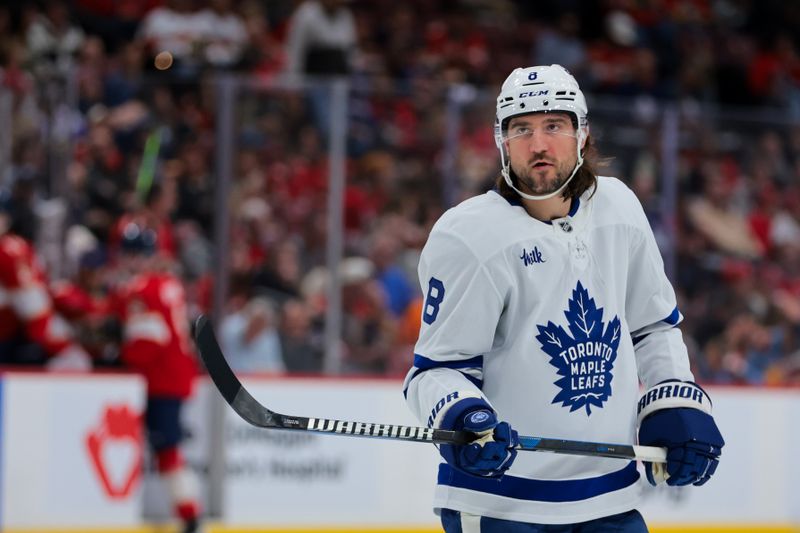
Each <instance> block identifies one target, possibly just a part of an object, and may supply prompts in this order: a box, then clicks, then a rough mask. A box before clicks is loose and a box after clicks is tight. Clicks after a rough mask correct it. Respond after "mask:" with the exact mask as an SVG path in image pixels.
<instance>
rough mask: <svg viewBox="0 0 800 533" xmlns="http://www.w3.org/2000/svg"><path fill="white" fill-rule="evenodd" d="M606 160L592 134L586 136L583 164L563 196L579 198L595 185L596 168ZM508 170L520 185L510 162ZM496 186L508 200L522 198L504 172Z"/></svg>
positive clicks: (565, 197) (498, 178) (514, 181)
mask: <svg viewBox="0 0 800 533" xmlns="http://www.w3.org/2000/svg"><path fill="white" fill-rule="evenodd" d="M604 162H605V161H604V160H601V159H600V155H599V152H598V151H597V148H596V147H595V145H594V142H593V140H592V136H591V134H590V135H589V136H588V137H586V144H584V145H583V164H582V165H581V168H579V169H578V171H577V172H576V173H575V175H574V176H573V177H572V179H571V180H570V182H569V183H568V184H567V186H566V187H565V188H564V190H563V191H561V197H562V198H564V199H565V200H567V199H574V198H578V197H579V196H580V195H582V194H583V193H585V192H586V191H587V190H589V189H590V188H592V187H594V186H595V185H596V184H597V170H596V168H597V167H600V166H603V164H604ZM508 172H509V175H510V176H511V181H512V182H513V183H514V185H516V186H517V187H519V185H518V183H519V181H518V180H517V176H516V175H515V174H514V171H513V170H512V169H511V164H510V163H509V165H508ZM495 188H496V189H497V192H499V193H500V195H501V196H502V197H503V198H505V199H506V200H509V201H516V202H518V201H520V199H521V197H520V195H519V193H517V191H515V190H514V189H512V188H511V187H509V186H508V183H506V180H505V179H504V178H503V175H502V174H501V175H499V176H497V179H496V180H495ZM592 194H594V193H592Z"/></svg>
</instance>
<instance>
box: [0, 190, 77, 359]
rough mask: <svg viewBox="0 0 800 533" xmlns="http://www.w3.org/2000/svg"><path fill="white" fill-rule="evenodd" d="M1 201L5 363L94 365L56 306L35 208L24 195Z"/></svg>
mask: <svg viewBox="0 0 800 533" xmlns="http://www.w3.org/2000/svg"><path fill="white" fill-rule="evenodd" d="M14 201H15V205H14V207H13V208H12V207H11V205H10V204H11V201H10V200H8V199H4V201H2V202H0V203H2V205H0V364H15V365H38V364H45V365H47V367H48V368H50V369H53V370H60V369H63V370H81V371H86V370H91V367H92V361H91V357H90V356H89V354H88V353H87V352H86V351H85V350H84V349H83V347H82V346H80V344H79V343H78V342H77V341H76V340H75V335H74V332H73V330H72V328H71V327H70V326H69V324H68V323H67V322H66V321H65V320H64V318H63V317H62V316H61V315H60V314H59V313H58V312H56V310H55V309H54V307H53V299H52V297H51V293H50V290H49V286H48V280H47V275H46V273H45V271H44V269H43V268H42V267H41V266H40V264H39V261H38V259H37V257H36V251H35V250H34V248H33V244H32V239H33V233H34V232H35V228H33V225H34V223H35V217H34V215H33V212H32V211H31V210H30V209H29V208H28V206H27V205H25V202H23V201H21V200H20V199H16V198H15V199H14Z"/></svg>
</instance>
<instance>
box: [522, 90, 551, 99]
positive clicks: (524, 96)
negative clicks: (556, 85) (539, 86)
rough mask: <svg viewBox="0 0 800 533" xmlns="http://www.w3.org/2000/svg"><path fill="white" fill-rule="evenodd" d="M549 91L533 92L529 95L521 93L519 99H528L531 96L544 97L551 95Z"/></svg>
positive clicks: (528, 93)
mask: <svg viewBox="0 0 800 533" xmlns="http://www.w3.org/2000/svg"><path fill="white" fill-rule="evenodd" d="M549 92H550V91H549V90H542V91H531V92H527V93H519V98H528V97H529V96H544V95H546V94H547V93H549Z"/></svg>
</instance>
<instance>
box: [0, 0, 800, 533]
mask: <svg viewBox="0 0 800 533" xmlns="http://www.w3.org/2000/svg"><path fill="white" fill-rule="evenodd" d="M323 4H324V5H323ZM326 9H327V10H329V11H325V10H326ZM325 13H327V15H326V14H325ZM550 63H559V64H562V65H564V66H565V67H567V68H568V69H569V70H570V71H571V72H572V73H573V74H574V75H575V76H576V78H577V79H578V81H579V82H580V84H581V86H582V88H583V89H584V91H585V92H586V93H587V97H588V104H589V118H590V124H591V128H592V134H593V136H594V138H595V140H596V142H597V144H598V145H599V148H600V151H601V153H603V154H604V155H605V156H607V159H606V163H607V166H606V168H605V169H603V172H602V173H603V174H606V175H612V176H617V177H619V178H621V179H622V180H623V181H625V182H626V183H627V184H628V185H629V186H630V187H631V188H632V189H633V190H634V191H635V192H636V193H637V195H638V196H639V198H640V200H641V201H642V203H643V205H644V206H645V209H646V211H647V214H648V217H649V218H650V222H651V224H652V226H653V228H654V230H655V233H656V236H657V239H658V241H659V244H660V246H661V250H662V253H663V256H664V259H665V264H666V266H667V270H668V274H669V276H670V278H671V279H672V281H673V283H674V284H675V288H676V290H677V293H678V298H679V301H680V304H679V305H680V308H681V310H682V312H683V314H684V315H685V321H684V323H683V326H682V330H683V334H684V339H685V341H686V343H687V345H688V347H689V350H690V356H691V361H692V365H693V371H694V373H695V376H696V378H697V380H698V381H699V382H700V383H702V384H703V385H704V386H705V385H707V386H709V387H711V388H713V389H714V392H713V393H712V396H713V397H714V398H715V399H716V401H717V402H718V403H717V405H715V410H716V413H717V414H716V416H717V418H718V420H719V423H720V427H721V429H722V430H723V433H724V434H725V436H726V440H727V441H728V445H727V446H726V448H725V451H724V453H723V458H722V464H721V466H720V471H719V473H718V474H717V476H716V477H715V479H714V480H713V481H712V482H710V483H709V484H708V485H707V486H706V487H703V489H702V490H698V491H694V492H692V491H689V490H683V489H674V490H670V491H667V490H666V489H664V488H659V489H658V490H650V491H648V493H647V494H646V498H647V499H646V502H645V505H644V507H643V511H644V512H645V515H646V517H647V518H648V520H649V521H650V523H651V524H652V525H653V531H782V532H786V531H800V496H798V492H797V490H796V488H795V483H796V480H797V479H800V459H798V456H797V452H796V450H797V449H798V448H800V428H798V424H797V413H798V412H800V2H795V1H791V2H786V1H780V0H759V1H755V0H593V1H592V0H585V1H579V0H571V1H556V0H549V1H548V0H540V1H537V2H524V1H512V0H426V1H423V0H409V1H405V2H393V1H389V0H373V1H370V0H351V1H338V0H319V1H315V0H305V1H298V0H295V1H292V0H238V1H237V0H207V1H204V0H147V1H144V0H143V1H140V2H138V1H124V0H116V1H115V0H75V1H70V2H67V1H59V0H48V1H42V2H25V3H13V4H12V3H3V4H2V5H0V117H2V121H3V124H2V127H0V204H1V205H2V210H3V212H4V214H5V217H6V218H5V219H4V220H6V221H13V223H14V225H16V227H17V229H19V230H20V231H21V232H24V233H25V236H26V238H27V239H29V240H30V242H31V243H33V245H34V247H35V250H36V252H37V254H38V257H39V260H40V263H41V264H42V265H43V270H44V273H45V274H46V277H47V280H48V287H49V294H50V298H51V299H52V303H53V312H54V313H56V314H57V315H58V316H59V317H61V318H63V319H64V320H66V321H67V322H68V323H69V324H70V326H71V328H72V330H73V331H74V332H75V333H74V336H73V341H74V342H75V343H76V344H79V345H81V346H82V347H83V348H84V349H85V350H86V351H87V352H88V353H90V354H91V356H92V361H91V362H92V370H91V371H85V372H84V371H81V372H77V371H76V370H75V369H69V368H67V369H66V370H64V369H62V370H59V369H58V368H53V367H54V366H57V365H50V364H48V361H47V358H46V357H44V356H42V355H41V354H38V353H37V352H36V351H35V350H29V349H28V348H30V347H26V348H25V350H27V351H25V353H24V354H23V355H21V356H17V355H18V353H15V354H14V356H13V357H12V353H11V344H3V342H4V341H7V340H8V339H6V338H0V350H5V353H4V354H2V355H3V357H2V359H0V360H2V361H3V362H6V363H10V364H9V365H8V366H4V367H3V372H2V374H0V437H2V439H1V440H0V530H1V531H4V532H15V533H17V532H23V531H24V532H34V531H36V532H44V531H53V532H57V531H58V532H63V531H70V532H78V531H97V532H106V531H108V532H122V531H131V532H133V531H137V532H139V531H142V532H143V531H154V532H155V531H159V532H160V531H164V532H166V531H178V530H177V529H176V527H177V525H176V523H175V522H174V521H173V519H172V517H171V514H170V509H169V506H168V505H167V503H166V500H167V498H166V496H165V488H164V487H163V486H162V485H161V483H160V482H159V480H158V479H156V477H155V476H154V475H153V466H152V458H151V457H150V456H149V454H148V452H147V449H146V446H145V445H144V440H143V437H142V435H141V432H140V431H139V430H137V429H136V428H137V427H138V423H139V422H138V417H139V414H140V413H141V411H142V409H143V407H144V402H145V389H144V384H143V381H142V380H141V379H140V378H139V377H138V376H137V375H136V374H135V373H132V372H130V371H129V370H126V369H125V367H124V365H122V363H121V362H120V360H119V357H118V355H119V346H118V345H119V342H118V338H119V334H118V329H119V328H118V325H116V327H115V322H116V320H115V317H114V314H113V312H112V310H111V309H110V307H109V306H107V305H104V303H103V302H104V299H105V298H106V297H107V296H108V294H107V289H108V287H109V285H111V284H113V282H114V279H113V277H114V276H115V275H118V274H117V273H115V271H114V269H113V267H112V265H113V262H114V256H115V250H116V246H117V245H118V244H119V242H120V239H123V238H124V235H123V232H124V230H125V228H126V227H127V225H128V224H131V223H135V224H136V225H137V226H138V227H140V228H144V229H148V230H150V231H152V232H153V233H154V234H155V235H156V236H157V240H156V246H157V248H158V250H159V252H160V253H161V254H162V255H163V257H164V258H165V260H168V261H170V262H171V264H173V265H174V266H175V268H177V271H178V272H179V273H180V278H181V280H182V283H183V286H184V289H185V291H186V299H187V301H186V303H187V316H185V317H183V321H184V323H185V324H189V323H190V321H191V320H192V319H193V318H195V317H197V316H198V315H199V314H201V313H202V314H209V315H211V316H212V318H213V320H214V322H215V324H216V326H217V333H218V336H219V337H220V340H221V341H222V344H223V347H224V348H225V350H226V353H227V354H228V356H229V358H230V360H231V363H232V365H233V366H234V367H235V368H236V370H237V371H239V372H241V373H242V374H245V375H247V376H248V378H247V379H248V387H252V388H253V390H254V392H255V394H256V396H257V397H258V398H259V399H260V400H262V401H263V402H264V403H265V404H266V405H268V406H270V407H271V408H274V409H275V410H277V411H283V412H287V413H291V414H297V415H308V416H320V417H330V418H344V419H353V420H358V419H362V420H365V421H378V422H398V423H408V424H416V422H415V421H414V420H412V419H411V416H410V413H408V412H407V411H406V409H405V406H404V404H403V402H402V393H401V392H402V391H401V379H402V377H403V375H404V374H405V372H406V371H407V369H408V368H409V366H410V365H411V361H412V353H413V345H414V342H415V340H416V335H417V331H418V328H419V320H420V312H421V297H422V293H421V291H420V289H419V285H418V282H417V279H416V266H417V260H418V256H419V252H420V250H421V247H422V245H423V244H424V242H425V239H426V237H427V234H428V231H429V229H430V227H431V225H432V224H433V222H434V221H435V220H436V219H437V218H438V216H439V215H440V214H441V213H442V212H443V211H444V210H446V209H447V208H448V207H450V206H453V205H455V204H456V203H458V202H459V201H461V200H463V199H465V198H468V197H470V196H473V195H475V194H480V193H482V192H484V191H485V190H487V189H488V188H490V187H491V186H492V182H493V180H494V178H495V176H496V175H497V172H498V168H499V165H498V158H497V150H496V148H495V145H494V140H493V138H492V125H493V120H494V105H495V102H494V99H495V97H496V93H497V90H498V88H499V85H500V84H501V83H502V81H503V79H505V77H506V76H507V75H508V73H509V72H510V71H511V70H513V68H515V67H518V66H527V65H533V64H550ZM6 225H7V224H6ZM0 268H2V265H0ZM4 290H5V289H4ZM5 295H6V293H5V292H3V293H2V294H0V297H4V296H5ZM4 305H7V301H4V300H2V298H0V307H2V306H4ZM0 330H2V328H0ZM29 340H31V339H29ZM33 340H35V339H33ZM34 344H35V343H34ZM14 346H15V349H19V346H20V345H19V344H15V345H14ZM195 385H196V387H195V393H194V395H193V397H192V399H191V400H190V402H189V406H188V409H187V411H186V413H185V421H184V422H185V425H186V428H187V429H188V439H187V441H186V454H187V458H188V462H189V464H190V466H191V468H192V470H193V471H194V472H195V473H196V474H197V476H198V477H199V479H200V487H201V493H202V495H203V508H204V514H205V515H206V516H207V518H208V522H207V524H206V528H207V530H208V531H218V532H245V531H247V532H255V531H435V530H436V526H437V521H436V518H435V517H434V516H433V514H432V512H431V511H430V509H429V502H430V499H431V496H432V490H433V484H434V472H435V464H436V463H437V461H438V455H437V454H436V452H435V450H433V448H431V447H427V446H422V445H410V444H398V443H384V442H381V441H378V442H375V441H369V442H362V441H360V440H359V439H345V438H337V437H326V436H308V435H295V434H288V433H281V432H264V431H258V430H254V429H253V428H249V427H247V426H246V425H245V424H244V423H243V422H241V421H239V420H238V419H237V418H236V417H235V415H234V414H233V413H232V412H231V411H230V410H228V409H227V408H226V407H225V406H223V405H222V403H221V401H220V399H219V398H218V396H217V394H216V391H214V390H212V388H211V387H210V386H209V384H208V382H207V380H206V378H205V377H204V376H203V374H202V372H200V373H199V374H198V377H197V378H196V383H195ZM92 443H94V444H92ZM98 443H100V444H98Z"/></svg>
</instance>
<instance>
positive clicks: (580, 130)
mask: <svg viewBox="0 0 800 533" xmlns="http://www.w3.org/2000/svg"><path fill="white" fill-rule="evenodd" d="M496 112H497V117H496V122H495V141H496V144H497V147H498V149H499V150H500V156H501V163H502V170H501V175H500V176H499V177H498V179H497V183H496V188H495V189H494V190H492V191H490V192H488V193H486V194H484V195H481V196H477V197H475V198H471V199H469V200H467V201H465V202H463V203H461V204H460V205H458V206H456V207H455V208H453V209H450V210H449V211H448V212H446V213H445V214H444V215H443V216H442V217H441V219H440V220H439V221H438V222H437V223H436V225H435V226H434V228H433V230H432V231H431V234H430V236H429V238H428V242H427V244H426V245H425V248H424V250H423V252H422V256H421V259H420V264H419V278H420V283H421V285H422V289H423V292H424V294H425V295H426V298H425V302H424V305H423V313H422V326H421V329H420V335H419V339H418V341H417V344H416V347H415V356H414V366H413V368H412V369H411V370H410V371H409V373H408V375H407V377H406V381H405V394H406V397H407V400H408V404H409V406H410V407H411V409H412V410H413V411H414V413H415V414H416V415H417V416H418V417H419V418H420V420H422V421H427V423H428V425H429V426H433V427H437V428H443V429H451V430H468V431H472V432H475V433H477V434H479V435H481V436H482V438H481V439H480V440H479V441H478V442H476V443H473V444H469V445H463V446H455V445H442V446H441V447H440V453H441V455H442V457H443V458H444V461H443V462H442V463H441V464H440V467H439V476H438V485H437V488H436V495H435V501H434V506H435V509H436V511H437V513H440V515H441V520H442V524H443V526H444V529H445V531H447V532H464V533H467V532H478V531H480V532H484V533H487V532H500V531H520V532H522V531H525V532H536V531H545V530H546V531H551V530H552V531H555V530H556V526H553V525H554V524H561V525H562V526H563V527H559V528H557V530H558V531H564V532H566V531H575V532H577V531H580V532H589V531H592V532H595V531H597V532H600V531H620V532H640V531H647V527H646V525H645V523H644V520H643V519H642V516H641V515H640V514H639V512H638V511H636V509H635V507H636V505H637V497H638V496H639V493H640V490H641V487H640V484H639V482H638V480H639V473H638V471H637V468H636V464H635V463H634V462H632V463H629V464H624V463H622V464H621V463H620V461H619V460H618V459H604V458H594V457H565V456H563V455H555V454H541V453H523V454H519V455H517V453H516V450H515V449H514V446H515V445H516V444H517V435H518V433H517V432H519V433H521V434H530V435H543V436H547V437H556V438H564V439H574V440H588V441H599V442H621V443H631V444H633V443H635V442H636V440H637V427H638V442H639V443H640V444H645V445H655V446H663V447H666V448H667V449H668V456H667V457H668V462H667V464H666V473H665V474H664V472H663V470H662V469H659V468H657V467H656V468H654V467H653V465H652V464H650V463H647V464H645V471H646V477H647V479H648V481H649V482H650V483H652V484H654V485H655V484H656V483H657V482H659V481H662V480H664V478H666V482H667V484H669V485H687V484H694V485H702V484H703V483H705V482H706V481H708V479H709V478H710V477H711V476H712V475H713V474H714V471H715V469H716V467H717V461H718V457H719V455H720V451H721V448H722V446H723V444H724V442H723V439H722V437H721V435H720V432H719V431H718V429H717V426H716V424H715V423H714V420H713V418H712V416H711V402H710V400H709V398H708V395H707V394H706V393H705V391H704V390H703V389H702V388H700V387H699V386H698V385H696V384H695V383H693V376H692V373H691V372H690V369H689V360H688V356H687V351H686V347H685V345H684V343H683V340H682V337H681V332H680V330H679V329H678V328H677V326H678V324H679V323H680V322H681V320H682V315H681V313H680V312H679V310H678V308H677V305H676V299H675V294H674V291H673V289H672V287H671V285H670V283H669V281H668V280H667V278H666V276H665V274H664V269H663V262H662V259H661V256H660V254H659V251H658V248H657V247H656V242H655V239H654V237H653V233H652V231H651V229H650V227H649V225H648V223H647V220H646V218H645V214H644V212H643V210H642V207H641V205H640V203H639V202H638V200H637V199H636V197H635V196H634V194H633V193H632V192H631V190H630V189H628V188H627V187H626V186H625V185H624V184H623V183H622V182H621V181H619V180H617V179H616V178H611V177H603V176H597V175H596V173H595V171H594V170H593V168H592V159H593V157H592V156H593V155H594V153H593V150H592V143H591V138H590V136H589V125H588V122H587V107H586V101H585V99H584V96H583V94H582V93H581V90H580V88H579V86H578V84H577V82H576V81H575V79H574V78H573V77H572V76H571V75H570V74H569V73H568V72H567V71H566V70H565V69H564V68H563V67H561V66H559V65H551V66H537V67H530V68H518V69H516V70H514V71H513V72H512V73H511V75H510V76H509V77H508V78H507V79H506V81H505V82H504V83H503V86H502V88H501V90H500V94H499V96H498V98H497V109H496ZM640 381H641V382H642V383H643V385H644V388H645V392H644V394H643V395H642V396H641V398H639V383H640Z"/></svg>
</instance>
